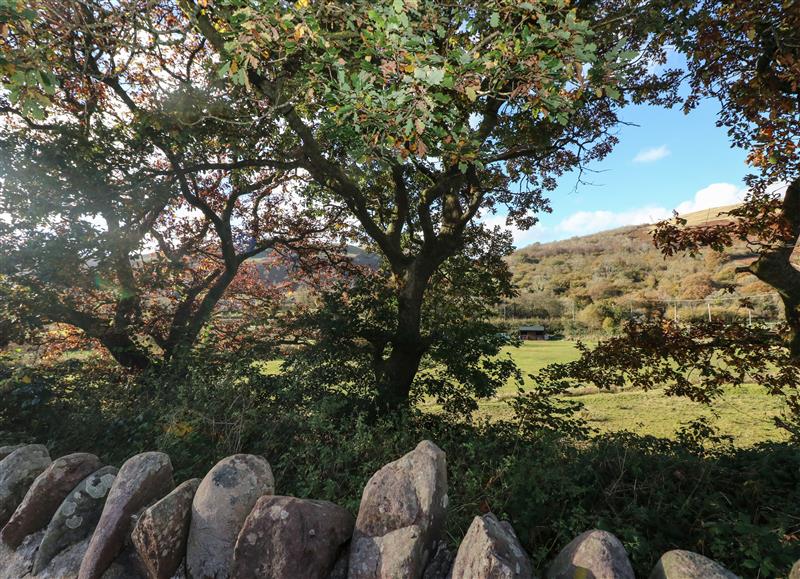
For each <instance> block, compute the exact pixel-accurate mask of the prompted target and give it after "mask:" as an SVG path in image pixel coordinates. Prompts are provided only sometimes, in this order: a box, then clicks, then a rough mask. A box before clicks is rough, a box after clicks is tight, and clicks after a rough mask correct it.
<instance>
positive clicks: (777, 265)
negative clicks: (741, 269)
mask: <svg viewBox="0 0 800 579" xmlns="http://www.w3.org/2000/svg"><path fill="white" fill-rule="evenodd" d="M782 214H783V217H784V219H786V221H787V223H788V225H789V231H788V232H787V235H786V236H785V238H784V239H783V242H784V243H783V246H782V247H777V248H775V249H771V250H769V251H765V252H763V253H762V254H761V255H760V256H759V258H758V259H757V260H756V261H755V262H753V264H752V265H750V267H749V268H748V269H749V271H750V272H752V273H753V274H754V275H755V276H756V277H757V278H758V279H760V280H761V281H763V282H764V283H766V284H769V285H770V286H772V287H773V288H775V289H776V290H777V291H778V294H780V296H781V300H783V306H784V312H785V315H786V323H787V324H788V326H789V333H788V335H787V336H786V337H785V341H786V345H787V347H788V348H789V351H790V353H791V356H792V358H793V359H794V361H795V362H796V363H798V364H800V270H798V269H797V268H796V267H795V266H794V265H792V262H791V257H792V254H793V253H794V251H795V247H796V245H797V243H798V240H800V178H797V179H795V180H794V181H792V183H791V184H790V185H789V187H788V189H787V190H786V196H785V197H784V200H783V209H782Z"/></svg>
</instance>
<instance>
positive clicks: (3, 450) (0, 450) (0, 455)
mask: <svg viewBox="0 0 800 579" xmlns="http://www.w3.org/2000/svg"><path fill="white" fill-rule="evenodd" d="M23 446H25V445H24V444H11V445H8V446H0V460H3V459H4V458H5V457H7V456H8V455H9V454H11V453H12V452H14V451H15V450H17V449H18V448H22V447H23Z"/></svg>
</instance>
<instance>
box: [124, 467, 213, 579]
mask: <svg viewBox="0 0 800 579" xmlns="http://www.w3.org/2000/svg"><path fill="white" fill-rule="evenodd" d="M199 485H200V479H197V478H193V479H191V480H187V481H186V482H184V483H182V484H180V485H178V487H177V488H175V490H173V491H172V492H171V493H169V494H168V495H167V496H165V497H164V498H163V499H161V500H160V501H158V502H157V503H155V504H154V505H152V506H150V507H148V508H147V509H146V510H145V511H144V512H143V513H142V515H141V516H140V517H139V520H138V521H137V523H136V527H134V529H133V532H132V533H131V541H132V543H133V545H134V547H135V548H136V551H137V552H138V554H139V558H140V560H141V561H142V565H143V566H144V567H145V568H146V569H147V572H148V575H149V576H150V577H151V578H154V579H168V578H169V577H172V576H173V575H174V574H175V572H176V571H177V570H178V568H179V567H180V564H181V561H182V560H183V557H184V554H185V552H186V539H187V537H188V535H189V521H190V519H191V514H192V500H193V499H194V495H195V493H196V492H197V487H198V486H199Z"/></svg>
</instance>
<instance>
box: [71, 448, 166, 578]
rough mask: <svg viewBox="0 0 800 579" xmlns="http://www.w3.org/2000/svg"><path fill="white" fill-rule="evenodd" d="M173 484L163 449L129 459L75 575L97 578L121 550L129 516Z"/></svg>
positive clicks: (130, 522) (127, 529) (117, 479)
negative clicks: (79, 568) (78, 571)
mask: <svg viewBox="0 0 800 579" xmlns="http://www.w3.org/2000/svg"><path fill="white" fill-rule="evenodd" d="M174 486H175V483H174V482H173V481H172V463H171V462H170V460H169V457H168V456H167V455H166V454H164V453H163V452H144V453H142V454H137V455H136V456H133V457H131V458H129V459H128V460H127V461H126V462H125V464H123V465H122V467H121V468H120V469H119V473H117V477H116V479H115V480H114V485H113V486H112V487H111V490H110V491H109V493H108V498H107V499H106V504H105V506H104V507H103V514H102V515H101V516H100V520H99V521H98V523H97V528H96V529H95V531H94V534H93V535H92V540H91V541H90V542H89V548H88V549H87V550H86V555H85V556H84V557H83V563H81V570H80V573H79V574H78V577H79V578H80V579H99V577H101V576H102V575H103V572H104V571H105V570H106V569H108V567H109V566H110V565H111V563H112V561H113V560H114V558H115V557H116V556H117V555H118V554H119V552H120V551H121V550H122V547H123V546H124V544H125V541H126V539H127V537H128V534H129V533H130V531H131V526H132V521H131V517H132V516H133V515H135V514H136V513H138V512H139V511H140V510H141V509H142V508H144V507H146V506H148V505H150V504H152V503H153V502H155V501H157V500H158V499H160V498H161V497H163V496H164V495H166V494H167V493H168V492H169V491H171V490H172V488H173V487H174Z"/></svg>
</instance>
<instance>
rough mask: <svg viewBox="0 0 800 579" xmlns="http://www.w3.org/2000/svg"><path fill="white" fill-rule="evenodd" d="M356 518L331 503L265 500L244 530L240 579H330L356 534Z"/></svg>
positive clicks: (237, 565)
mask: <svg viewBox="0 0 800 579" xmlns="http://www.w3.org/2000/svg"><path fill="white" fill-rule="evenodd" d="M353 523H354V521H353V516H352V515H351V514H350V513H349V512H348V511H347V509H344V508H342V507H340V506H338V505H335V504H333V503H330V502H328V501H315V500H310V499H298V498H295V497H275V496H265V497H261V498H260V499H259V500H258V502H257V503H256V505H255V507H253V510H252V511H251V512H250V514H249V515H248V517H247V519H246V520H245V522H244V525H243V526H242V530H241V531H240V532H239V537H238V539H237V540H236V547H235V549H234V555H233V570H232V572H231V576H232V577H234V578H236V579H246V578H249V577H261V578H263V579H326V578H327V577H328V576H329V575H330V573H331V571H332V570H333V567H334V565H335V564H336V561H337V559H338V557H339V555H340V553H341V552H342V550H343V547H344V546H345V544H346V543H347V541H348V540H349V539H350V535H351V534H352V532H353Z"/></svg>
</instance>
